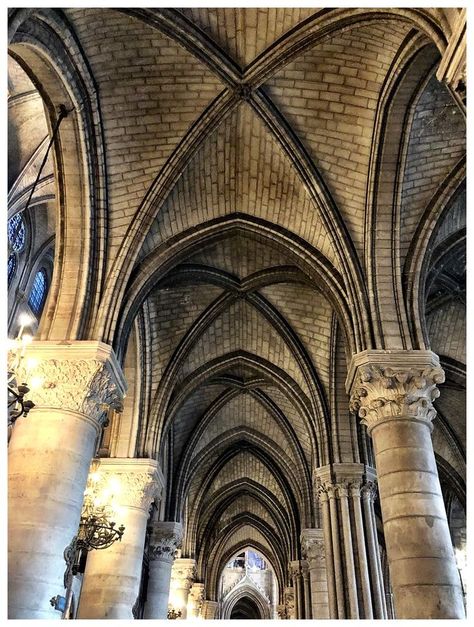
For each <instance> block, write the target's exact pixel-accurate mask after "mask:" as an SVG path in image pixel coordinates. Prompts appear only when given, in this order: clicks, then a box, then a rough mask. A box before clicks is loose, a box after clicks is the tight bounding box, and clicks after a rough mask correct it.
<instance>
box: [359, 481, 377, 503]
mask: <svg viewBox="0 0 474 627" xmlns="http://www.w3.org/2000/svg"><path fill="white" fill-rule="evenodd" d="M360 493H361V495H362V498H363V499H368V500H370V501H372V502H374V501H375V500H376V498H377V483H376V482H375V481H367V483H365V484H364V485H363V486H362V487H361V489H360Z"/></svg>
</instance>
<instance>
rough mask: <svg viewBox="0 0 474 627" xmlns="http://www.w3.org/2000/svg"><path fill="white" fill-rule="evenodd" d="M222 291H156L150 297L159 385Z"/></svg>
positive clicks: (185, 288)
mask: <svg viewBox="0 0 474 627" xmlns="http://www.w3.org/2000/svg"><path fill="white" fill-rule="evenodd" d="M221 293H222V290H221V289H220V288H218V287H215V286H212V285H206V286H198V287H196V286H179V287H176V288H172V287H169V288H162V289H158V290H155V291H154V292H153V293H152V294H151V295H150V296H149V297H148V304H149V322H150V328H151V346H152V349H151V352H152V364H153V380H154V381H160V379H161V376H162V374H163V372H164V370H165V368H166V366H167V365H168V363H169V360H170V359H171V357H172V355H173V352H174V351H175V350H176V348H177V346H178V345H179V342H180V340H181V339H182V338H183V336H184V335H185V334H186V333H187V332H188V331H189V329H190V328H191V327H192V325H193V323H194V322H195V321H196V319H197V318H198V317H199V316H200V314H202V312H203V311H204V310H205V309H206V307H207V306H208V305H209V304H210V303H212V302H213V301H214V300H215V299H216V298H217V297H218V296H219V294H221Z"/></svg>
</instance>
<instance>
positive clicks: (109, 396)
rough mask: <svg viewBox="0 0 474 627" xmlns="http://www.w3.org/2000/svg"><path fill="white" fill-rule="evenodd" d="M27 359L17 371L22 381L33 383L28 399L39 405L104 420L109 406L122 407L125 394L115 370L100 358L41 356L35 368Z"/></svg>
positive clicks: (100, 420) (18, 378) (38, 406)
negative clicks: (114, 372)
mask: <svg viewBox="0 0 474 627" xmlns="http://www.w3.org/2000/svg"><path fill="white" fill-rule="evenodd" d="M28 363H29V362H28V360H24V361H23V362H22V363H21V364H20V366H19V367H18V369H17V371H16V377H17V380H18V381H20V380H21V381H28V382H30V383H32V382H33V381H35V380H36V381H37V382H38V385H36V386H34V385H30V387H31V391H30V392H29V393H28V399H29V400H31V401H33V403H34V404H35V406H36V407H37V408H41V407H54V408H58V409H61V410H64V411H75V412H79V413H80V414H85V415H86V416H89V417H90V418H92V419H94V420H96V421H98V422H103V421H104V420H105V419H106V411H107V408H108V407H109V406H110V407H113V408H114V409H117V410H120V409H121V407H122V395H121V392H120V391H119V389H118V387H117V385H116V383H115V380H114V375H113V372H112V369H111V368H109V366H108V364H107V363H104V362H102V361H99V360H97V359H39V360H37V363H35V365H34V366H33V367H29V366H28Z"/></svg>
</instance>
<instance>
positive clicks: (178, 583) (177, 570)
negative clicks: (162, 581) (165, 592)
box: [171, 557, 196, 590]
mask: <svg viewBox="0 0 474 627" xmlns="http://www.w3.org/2000/svg"><path fill="white" fill-rule="evenodd" d="M171 579H172V582H173V587H176V588H187V589H188V590H189V589H190V588H191V586H192V585H193V583H194V580H195V579H196V560H194V559H190V558H186V557H180V558H177V559H175V560H174V564H173V570H172V571H171Z"/></svg>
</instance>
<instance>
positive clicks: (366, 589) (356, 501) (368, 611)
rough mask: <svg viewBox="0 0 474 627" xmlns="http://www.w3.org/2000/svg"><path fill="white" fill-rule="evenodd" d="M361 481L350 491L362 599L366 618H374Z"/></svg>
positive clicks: (356, 482) (351, 487) (353, 483)
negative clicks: (361, 500)
mask: <svg viewBox="0 0 474 627" xmlns="http://www.w3.org/2000/svg"><path fill="white" fill-rule="evenodd" d="M360 490H361V482H360V481H353V482H352V483H351V484H350V493H351V498H352V503H353V510H354V521H355V535H356V542H357V555H358V557H359V574H360V582H361V588H362V601H363V606H364V618H369V619H371V618H373V611H372V595H371V592H370V579H369V568H368V560H367V553H366V548H365V535H364V522H363V519H362V509H361V505H360Z"/></svg>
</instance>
